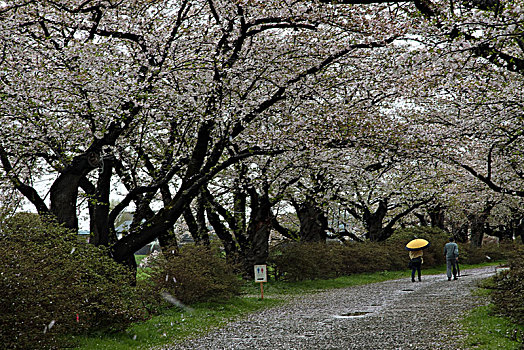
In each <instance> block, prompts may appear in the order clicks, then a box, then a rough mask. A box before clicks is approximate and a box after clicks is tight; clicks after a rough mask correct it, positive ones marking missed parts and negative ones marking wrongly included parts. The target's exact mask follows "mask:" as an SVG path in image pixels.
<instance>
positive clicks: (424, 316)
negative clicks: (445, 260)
mask: <svg viewBox="0 0 524 350" xmlns="http://www.w3.org/2000/svg"><path fill="white" fill-rule="evenodd" d="M494 272H495V268H494V267H485V268H478V269H471V270H465V271H463V272H462V276H461V277H459V279H458V280H457V281H448V280H447V278H446V276H445V275H444V274H442V275H431V276H424V275H423V276H422V282H415V283H413V282H411V280H410V279H409V277H407V276H406V278H405V279H402V280H394V281H387V282H382V283H375V284H371V285H365V286H358V287H350V288H344V289H337V290H329V291H325V292H321V293H318V294H313V295H308V296H305V297H301V298H296V299H294V300H293V301H292V302H291V303H288V304H286V305H283V306H281V307H277V308H273V309H270V310H265V311H263V312H259V313H255V314H252V315H250V316H249V317H247V318H244V319H242V320H240V321H237V322H233V323H230V324H229V325H227V326H226V327H224V328H222V329H220V330H216V331H213V332H211V333H209V334H207V335H206V336H204V337H202V338H198V339H192V340H189V341H186V342H185V343H182V344H174V345H172V346H171V347H165V348H164V349H165V350H167V349H228V350H229V349H260V350H262V349H264V350H266V349H286V350H288V349H308V350H309V349H322V350H325V349H370V350H371V349H373V350H376V349H399V350H400V349H418V350H422V349H428V350H429V349H431V350H435V349H439V350H440V349H452V350H456V349H458V346H457V341H458V338H459V337H461V335H460V333H461V332H460V329H459V327H458V323H457V322H455V321H456V320H457V319H458V318H460V317H461V316H462V315H463V314H464V313H465V312H467V311H468V310H470V309H471V308H473V307H475V306H477V305H480V304H483V303H485V300H484V299H481V298H478V297H475V296H473V295H472V294H471V292H472V290H473V289H474V288H475V286H476V284H477V282H478V281H479V280H481V279H484V278H486V277H489V276H491V275H493V274H494Z"/></svg>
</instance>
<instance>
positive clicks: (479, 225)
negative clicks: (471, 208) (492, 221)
mask: <svg viewBox="0 0 524 350" xmlns="http://www.w3.org/2000/svg"><path fill="white" fill-rule="evenodd" d="M494 206H495V205H494V204H493V203H490V202H488V203H486V206H485V207H484V210H482V212H480V213H471V214H469V215H468V220H469V222H470V227H471V238H470V240H471V245H472V246H473V247H478V248H480V247H481V246H482V240H483V239H484V234H485V233H486V223H487V221H488V218H489V215H490V213H491V210H492V209H493V208H494Z"/></svg>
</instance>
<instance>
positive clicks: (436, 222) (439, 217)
mask: <svg viewBox="0 0 524 350" xmlns="http://www.w3.org/2000/svg"><path fill="white" fill-rule="evenodd" d="M428 214H429V219H430V221H431V227H436V228H439V229H441V230H443V231H445V230H446V226H445V218H446V217H445V212H444V208H442V206H441V205H440V204H437V205H436V206H434V207H433V208H431V209H429V210H428Z"/></svg>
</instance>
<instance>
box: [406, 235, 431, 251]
mask: <svg viewBox="0 0 524 350" xmlns="http://www.w3.org/2000/svg"><path fill="white" fill-rule="evenodd" d="M429 245H430V243H429V242H428V241H426V240H425V239H422V238H417V239H414V240H412V241H410V242H409V243H408V244H406V249H407V250H422V249H424V248H427V247H429Z"/></svg>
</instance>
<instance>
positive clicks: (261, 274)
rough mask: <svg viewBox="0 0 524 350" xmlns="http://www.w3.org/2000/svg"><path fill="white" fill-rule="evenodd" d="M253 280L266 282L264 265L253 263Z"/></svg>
mask: <svg viewBox="0 0 524 350" xmlns="http://www.w3.org/2000/svg"><path fill="white" fill-rule="evenodd" d="M255 282H267V269H266V265H255Z"/></svg>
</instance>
